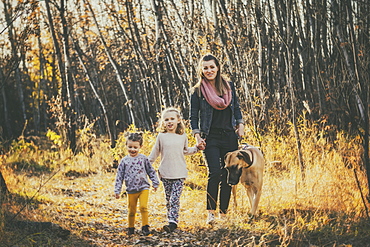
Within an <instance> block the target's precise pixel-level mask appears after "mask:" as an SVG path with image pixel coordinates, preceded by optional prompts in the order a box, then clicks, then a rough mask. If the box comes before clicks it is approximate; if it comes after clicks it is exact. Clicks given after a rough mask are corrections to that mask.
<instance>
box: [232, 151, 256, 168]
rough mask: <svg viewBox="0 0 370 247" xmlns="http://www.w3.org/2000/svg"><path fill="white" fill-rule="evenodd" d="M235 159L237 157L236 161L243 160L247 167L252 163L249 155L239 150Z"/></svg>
mask: <svg viewBox="0 0 370 247" xmlns="http://www.w3.org/2000/svg"><path fill="white" fill-rule="evenodd" d="M236 157H238V159H241V160H244V161H245V163H247V164H248V165H249V166H251V165H252V163H253V160H252V157H251V156H250V155H249V153H248V152H246V151H244V150H240V151H239V152H238V155H237V156H236Z"/></svg>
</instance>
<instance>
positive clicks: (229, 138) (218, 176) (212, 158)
mask: <svg viewBox="0 0 370 247" xmlns="http://www.w3.org/2000/svg"><path fill="white" fill-rule="evenodd" d="M206 144H207V145H206V149H205V150H204V156H205V159H206V161H207V166H208V185H207V210H216V206H217V200H218V196H220V213H224V214H225V213H226V212H227V208H228V207H229V201H230V194H231V186H229V185H228V184H227V171H226V169H225V168H224V166H225V162H224V158H225V154H226V153H227V152H230V151H235V150H236V149H238V138H237V135H236V133H235V132H234V131H224V130H220V129H217V130H214V129H213V130H211V131H210V133H209V135H208V136H207V138H206Z"/></svg>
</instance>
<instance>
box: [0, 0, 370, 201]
mask: <svg viewBox="0 0 370 247" xmlns="http://www.w3.org/2000/svg"><path fill="white" fill-rule="evenodd" d="M1 2H2V3H1V4H0V11H1V14H0V90H1V93H0V155H3V157H4V160H5V156H7V154H8V152H9V150H10V149H9V147H11V145H12V142H14V140H15V141H16V140H19V137H22V138H23V139H22V140H25V141H26V142H28V143H30V142H31V143H33V142H37V140H39V138H40V137H45V135H48V137H49V138H51V139H53V138H54V139H53V140H54V142H57V141H58V142H59V143H58V145H56V146H57V148H63V149H69V150H71V152H72V153H73V154H74V155H77V154H78V153H79V152H80V151H81V150H82V149H84V148H86V147H89V143H90V142H91V141H94V140H96V139H97V138H106V139H108V140H109V141H108V142H109V146H110V147H111V148H115V147H116V145H117V141H118V140H119V134H120V133H121V132H122V131H125V130H126V129H127V128H129V126H135V127H136V128H138V129H141V130H148V131H155V127H156V122H157V119H158V113H159V112H160V111H161V109H163V108H164V107H168V106H177V107H179V108H181V109H182V111H183V113H184V116H185V119H187V118H188V114H189V100H190V93H191V87H192V85H194V84H195V83H196V82H197V78H198V77H197V67H198V60H199V58H200V57H201V56H202V55H204V54H206V53H212V54H214V55H216V56H217V57H219V58H220V60H221V61H222V64H223V72H224V73H225V76H227V77H228V78H230V80H232V81H234V83H235V85H236V88H237V91H238V95H239V99H240V103H241V107H242V110H243V113H244V118H245V121H246V124H247V129H248V132H247V133H248V134H249V137H248V136H247V138H246V139H247V141H248V139H249V140H252V139H253V141H254V142H255V143H254V144H256V145H258V146H260V147H261V148H262V150H265V151H266V150H267V147H266V143H264V137H266V135H270V134H274V135H275V136H277V137H279V138H284V137H285V136H289V135H290V133H293V137H294V138H292V139H291V140H292V141H293V142H294V147H293V150H294V152H295V158H296V160H295V161H293V163H296V164H297V165H298V167H299V168H300V176H302V178H304V176H305V169H306V168H307V166H308V165H309V161H308V160H307V158H306V159H305V158H304V156H305V155H306V153H305V152H306V151H307V150H304V147H302V146H303V145H304V143H303V141H302V138H304V137H305V136H304V135H305V134H306V132H305V131H306V130H307V129H309V130H310V131H312V133H316V135H317V136H316V138H315V140H316V141H317V140H320V138H321V139H323V140H325V141H327V142H328V143H330V145H332V146H331V147H335V145H337V144H338V142H339V141H340V140H339V139H340V138H338V133H347V134H348V135H349V136H350V137H352V138H354V139H353V140H356V143H358V144H359V146H360V148H359V149H358V148H357V147H356V148H354V149H353V150H350V148H349V149H347V151H348V152H355V151H354V150H356V152H355V154H353V155H355V156H359V159H357V158H356V159H355V158H353V157H352V156H351V155H347V154H343V157H342V158H343V160H344V164H345V166H346V167H353V166H354V165H358V167H359V169H360V170H361V171H362V172H363V173H364V174H365V176H364V177H365V181H366V180H367V181H366V182H364V183H363V188H365V191H367V190H368V189H367V188H368V184H369V183H368V179H369V177H370V175H369V174H370V173H369V171H370V163H369V87H370V83H369V79H370V78H369V71H370V61H369V59H370V58H369V57H370V56H369V51H370V41H369V38H370V14H369V13H370V4H369V3H368V2H367V1H364V0H357V1H355V0H352V1H350V0H341V1H340V0H330V1H325V0H306V1H303V0H271V1H266V0H251V1H243V0H202V1H200V0H181V1H175V0H125V1H123V0H122V1H121V0H99V1H98V0H70V1H66V0H56V1H52V0H44V1H26V0H25V1H23V0H18V1H15V0H2V1H1ZM86 130H88V132H89V133H88V134H86V132H84V131H86ZM84 138H85V139H84ZM86 138H87V139H86ZM304 140H306V139H304ZM318 143H319V142H318ZM349 143H350V142H348V144H349ZM354 146H355V145H353V147H354ZM13 147H14V146H13ZM53 148H55V146H54V147H53ZM334 149H335V148H334ZM328 150H331V148H330V149H328ZM54 151H55V150H54ZM309 152H310V151H309ZM328 152H329V151H328ZM312 153H313V151H312ZM90 155H93V153H91V154H90ZM7 157H8V156H7ZM1 166H2V168H4V167H5V164H1ZM4 169H5V168H4ZM0 172H1V170H0ZM0 175H1V173H0ZM366 177H367V178H366ZM365 197H366V195H365ZM367 199H368V198H363V201H365V200H367Z"/></svg>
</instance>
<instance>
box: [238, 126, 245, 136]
mask: <svg viewBox="0 0 370 247" xmlns="http://www.w3.org/2000/svg"><path fill="white" fill-rule="evenodd" d="M236 134H237V135H238V137H239V138H242V137H243V136H244V134H245V133H244V125H243V124H239V126H238V128H237V129H236Z"/></svg>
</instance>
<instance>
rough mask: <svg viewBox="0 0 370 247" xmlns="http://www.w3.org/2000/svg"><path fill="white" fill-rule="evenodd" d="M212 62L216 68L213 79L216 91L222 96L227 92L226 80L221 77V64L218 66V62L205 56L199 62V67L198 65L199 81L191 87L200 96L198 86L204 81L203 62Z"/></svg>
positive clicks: (210, 55) (208, 55) (212, 57)
mask: <svg viewBox="0 0 370 247" xmlns="http://www.w3.org/2000/svg"><path fill="white" fill-rule="evenodd" d="M212 60H213V61H214V62H215V65H216V66H217V67H218V71H217V75H216V78H215V87H216V90H217V91H218V93H219V94H220V95H223V94H225V93H226V92H227V90H229V89H230V87H229V85H228V83H227V82H226V80H225V79H224V78H222V76H221V64H220V62H219V61H218V59H217V58H216V57H215V56H213V55H212V54H207V55H205V56H203V57H202V58H201V59H200V60H199V65H198V75H199V81H198V83H197V84H195V85H194V87H193V90H195V91H197V92H198V94H200V85H201V84H202V81H203V79H205V76H204V74H203V62H208V61H212Z"/></svg>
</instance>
